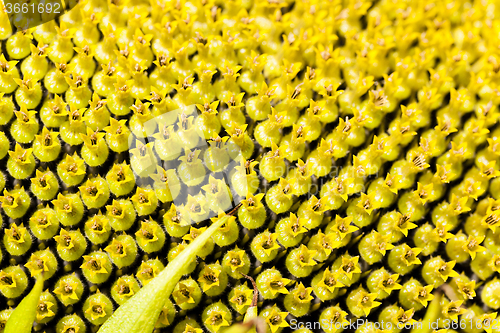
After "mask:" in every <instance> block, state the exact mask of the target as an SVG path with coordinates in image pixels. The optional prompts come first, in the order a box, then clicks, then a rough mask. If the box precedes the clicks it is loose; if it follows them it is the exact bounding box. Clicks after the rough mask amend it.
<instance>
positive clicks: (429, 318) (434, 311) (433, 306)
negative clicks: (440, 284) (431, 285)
mask: <svg viewBox="0 0 500 333" xmlns="http://www.w3.org/2000/svg"><path fill="white" fill-rule="evenodd" d="M442 299H443V294H441V293H437V294H436V295H435V296H434V299H433V300H432V301H431V303H430V304H429V306H428V307H427V311H426V312H425V316H424V318H423V319H422V325H421V326H420V325H417V324H415V328H413V329H412V330H411V333H431V332H432V331H433V330H432V329H431V327H432V325H431V324H432V323H435V322H436V320H437V319H438V317H439V315H440V314H441V313H442V310H443V309H442V308H441V300H442Z"/></svg>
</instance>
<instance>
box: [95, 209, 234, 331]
mask: <svg viewBox="0 0 500 333" xmlns="http://www.w3.org/2000/svg"><path fill="white" fill-rule="evenodd" d="M229 217H230V216H229V215H225V216H223V217H221V218H219V219H218V220H217V221H215V222H214V223H213V224H212V225H211V226H210V227H209V228H208V229H207V230H205V231H204V232H203V233H202V234H201V235H199V236H198V237H196V239H195V240H194V241H193V242H192V243H191V244H189V245H188V246H187V247H186V248H185V249H184V250H183V251H182V252H181V253H180V254H179V255H178V256H177V257H176V258H175V259H174V260H173V261H171V262H170V263H169V264H168V265H167V267H166V268H165V269H164V270H163V271H162V272H161V273H160V274H158V276H157V277H155V278H154V279H153V280H151V281H150V282H149V283H148V284H147V285H146V286H144V287H143V288H142V289H140V290H139V291H138V292H137V293H136V294H135V295H134V296H132V297H131V298H130V299H129V300H128V301H127V302H125V303H124V304H122V305H121V306H120V307H119V308H118V309H117V310H116V311H115V312H114V313H113V315H112V316H111V317H110V318H109V319H108V320H107V321H106V322H105V323H104V324H103V325H102V326H101V328H100V329H99V331H97V333H151V332H153V329H154V326H155V323H156V321H157V319H158V317H159V316H160V312H161V309H162V308H163V306H164V305H165V302H166V300H167V299H168V297H170V294H172V291H173V290H174V287H175V285H176V284H177V283H178V282H179V280H180V279H181V277H182V276H183V275H184V274H185V270H186V268H187V267H188V266H189V264H190V263H191V262H192V261H193V260H195V259H196V254H197V253H198V252H199V251H200V250H201V249H202V248H203V246H205V244H206V243H207V241H208V240H209V239H210V237H211V236H212V234H213V233H214V232H215V231H216V230H217V229H219V228H220V227H221V226H222V225H223V224H224V223H225V222H226V221H227V220H228V218H229Z"/></svg>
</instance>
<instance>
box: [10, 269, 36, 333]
mask: <svg viewBox="0 0 500 333" xmlns="http://www.w3.org/2000/svg"><path fill="white" fill-rule="evenodd" d="M43 281H44V280H43V278H42V277H41V276H40V277H38V278H37V279H36V283H35V286H34V287H33V289H31V291H30V293H29V294H28V295H27V296H26V297H24V298H23V300H22V301H21V303H19V305H18V306H17V307H16V309H15V310H14V312H12V314H11V315H10V317H9V320H7V323H6V324H5V330H4V333H30V332H31V329H32V328H33V323H34V322H35V318H36V308H37V306H38V301H39V300H40V295H41V294H42V291H43Z"/></svg>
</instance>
